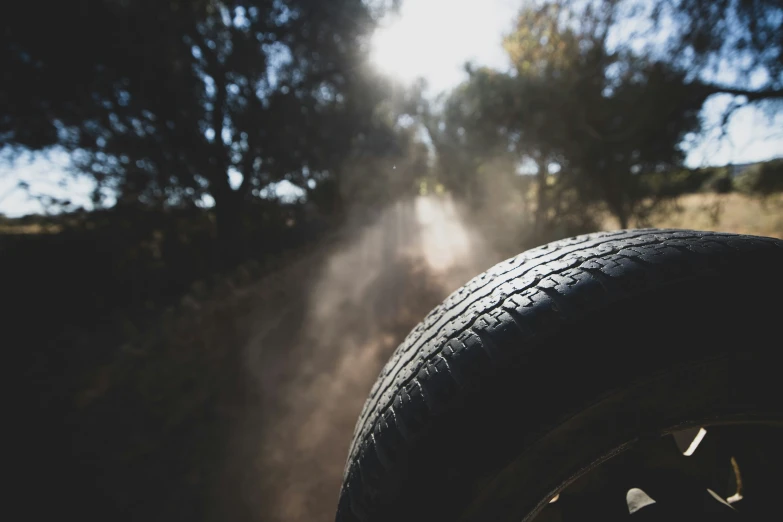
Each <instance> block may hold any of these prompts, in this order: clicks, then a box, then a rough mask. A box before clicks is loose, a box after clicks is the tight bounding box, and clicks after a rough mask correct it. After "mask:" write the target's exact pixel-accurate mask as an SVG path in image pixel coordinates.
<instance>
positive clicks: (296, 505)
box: [219, 197, 499, 522]
mask: <svg viewBox="0 0 783 522" xmlns="http://www.w3.org/2000/svg"><path fill="white" fill-rule="evenodd" d="M459 214H460V213H459V212H458V210H457V208H456V206H455V205H454V204H453V202H452V201H451V200H449V199H446V198H437V197H429V198H428V197H420V198H418V199H416V200H412V201H407V202H400V203H397V204H396V205H393V206H391V207H389V208H387V209H386V210H385V211H383V212H382V213H381V214H380V215H379V216H378V217H377V219H375V220H373V221H372V223H370V224H362V223H355V224H354V225H353V226H352V227H351V229H353V230H355V232H352V233H347V234H345V235H344V239H341V240H339V241H337V243H336V244H333V245H331V246H329V247H325V248H324V249H321V250H318V251H316V252H314V253H311V254H310V255H308V256H306V257H305V258H303V259H300V260H299V261H297V262H296V263H293V264H291V265H289V266H288V267H287V268H286V269H285V270H283V271H281V272H279V273H277V274H274V275H273V276H271V277H269V278H267V279H265V280H264V281H262V282H261V284H260V285H259V289H260V290H259V291H260V292H262V293H263V298H262V299H260V301H259V305H258V307H257V308H256V309H255V310H254V312H253V315H252V317H251V318H250V321H251V323H252V328H251V331H252V335H251V337H250V341H249V342H248V344H247V346H246V347H245V352H244V358H245V369H246V371H247V377H248V382H249V383H250V385H249V388H250V393H249V396H248V399H247V404H245V405H244V406H245V407H244V409H243V411H245V413H244V414H243V416H242V417H243V418H242V419H241V420H240V421H239V422H238V423H237V425H236V426H234V427H233V428H232V433H233V435H232V442H231V444H230V454H229V455H228V457H227V459H226V471H225V473H224V475H225V477H224V479H223V480H222V483H221V488H220V489H221V491H220V492H219V498H220V502H219V504H220V507H219V510H220V516H219V518H221V519H222V520H232V521H235V520H263V521H287V522H296V521H305V520H307V521H327V520H332V519H333V517H334V509H335V505H336V501H337V494H338V491H339V487H340V482H341V477H342V472H343V467H344V464H345V458H346V455H347V451H348V444H349V443H350V440H351V436H352V433H353V429H354V425H355V423H356V419H357V417H358V414H359V411H360V409H361V407H362V405H363V403H364V399H365V397H366V395H367V393H368V392H369V389H370V387H371V386H372V383H373V382H374V381H375V378H376V376H377V375H378V372H379V371H380V369H381V367H382V365H383V364H384V362H385V361H386V359H387V358H388V357H389V356H390V354H391V352H392V351H393V350H394V348H395V347H396V346H397V345H398V344H399V342H400V341H401V340H402V339H403V338H404V337H405V335H406V334H407V333H408V331H409V330H410V329H411V328H412V327H413V326H415V325H416V323H418V322H419V321H420V320H421V319H422V318H423V317H424V315H426V313H427V312H428V311H429V310H430V309H431V308H433V307H434V306H435V305H437V304H438V303H439V302H440V301H441V300H443V299H444V298H445V297H446V296H447V295H448V294H449V293H450V292H451V291H452V290H454V289H456V288H457V287H459V286H461V285H462V284H463V283H464V282H466V281H467V280H468V279H469V278H470V277H472V276H473V275H476V274H477V273H479V272H481V271H483V270H485V269H486V268H488V267H489V266H491V265H492V264H494V263H495V262H497V261H499V259H496V257H495V255H494V254H493V253H492V252H491V250H490V249H489V247H488V245H487V244H486V242H485V241H483V240H482V238H481V237H480V236H479V235H478V234H476V233H475V232H474V231H472V230H471V229H470V228H469V227H468V226H467V225H466V224H465V222H464V221H463V220H462V219H461V218H460V215H459ZM357 219H358V218H357Z"/></svg>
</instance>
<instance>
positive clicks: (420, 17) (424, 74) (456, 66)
mask: <svg viewBox="0 0 783 522" xmlns="http://www.w3.org/2000/svg"><path fill="white" fill-rule="evenodd" d="M518 8H519V7H518V1H517V0H411V1H407V2H403V4H402V7H401V8H400V10H399V11H398V12H395V13H393V14H390V15H389V16H387V18H386V19H384V20H382V21H381V24H380V26H379V27H378V29H376V31H375V33H374V35H373V38H372V42H371V60H372V62H373V64H374V65H375V67H377V68H378V69H379V70H380V71H382V72H383V73H385V74H387V75H389V76H390V77H392V78H394V79H395V80H397V81H399V82H402V83H406V84H410V83H412V82H414V81H415V80H417V79H418V78H424V79H425V80H426V81H427V84H428V85H429V88H430V89H431V90H432V91H433V92H436V93H437V92H442V91H444V90H448V89H451V88H453V87H454V86H456V85H457V84H458V83H459V82H460V81H462V80H464V79H465V70H464V64H465V62H466V61H469V60H470V61H474V62H476V63H480V64H482V65H488V66H495V67H503V66H504V64H505V60H506V58H505V54H504V53H503V50H502V47H501V45H500V44H501V41H502V35H503V32H504V31H507V30H509V29H510V25H511V22H512V21H513V19H514V14H515V13H516V10H517V9H518Z"/></svg>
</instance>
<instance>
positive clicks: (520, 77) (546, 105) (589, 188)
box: [443, 4, 709, 233]
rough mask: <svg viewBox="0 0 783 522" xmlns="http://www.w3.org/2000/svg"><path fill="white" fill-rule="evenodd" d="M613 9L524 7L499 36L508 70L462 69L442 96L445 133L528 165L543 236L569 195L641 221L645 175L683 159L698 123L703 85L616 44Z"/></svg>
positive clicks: (646, 199) (623, 219) (649, 201)
mask: <svg viewBox="0 0 783 522" xmlns="http://www.w3.org/2000/svg"><path fill="white" fill-rule="evenodd" d="M577 14H578V16H577ZM614 16H615V14H614V10H613V9H612V8H611V6H609V7H608V8H606V9H599V10H595V11H593V10H587V11H584V12H580V13H577V12H575V11H568V10H565V9H563V8H562V7H560V6H559V5H556V4H546V5H544V6H543V7H540V8H534V9H526V10H523V11H522V12H521V14H520V16H519V19H518V20H517V23H516V25H515V28H514V30H513V31H512V32H511V33H510V34H509V35H508V36H507V37H506V39H505V42H504V44H505V49H506V51H507V53H508V55H509V58H510V59H511V62H512V64H513V71H512V72H510V73H501V72H497V71H490V70H487V69H479V70H469V72H470V76H469V80H468V81H467V82H466V83H465V84H464V85H462V86H460V88H458V89H457V90H456V91H455V92H454V93H452V95H451V97H450V99H449V100H448V101H447V102H446V103H445V107H446V110H445V112H444V116H443V125H444V127H445V128H446V129H449V128H455V129H456V130H457V132H459V133H461V134H462V136H470V140H471V141H473V140H477V143H479V147H478V148H479V149H481V150H484V151H487V150H490V151H491V150H496V151H506V152H512V153H513V154H515V155H516V157H517V161H519V162H522V161H526V162H528V163H532V164H533V165H535V170H536V172H537V174H536V194H537V204H536V216H535V220H534V222H535V228H536V229H537V231H538V232H539V233H540V232H541V231H542V230H543V229H544V228H546V226H547V223H548V222H549V221H550V219H551V218H554V217H556V216H554V215H553V212H554V211H556V208H555V207H556V205H554V203H556V202H557V201H558V200H559V199H562V198H563V197H564V191H573V190H576V191H577V192H578V195H579V199H580V200H581V201H582V202H583V203H602V204H605V205H606V207H607V208H608V210H609V211H610V212H611V213H612V214H613V215H614V216H615V217H616V218H617V219H618V221H619V222H620V225H621V226H622V227H626V226H627V225H628V224H629V220H630V219H631V217H633V216H637V217H643V216H644V215H646V214H647V213H648V212H649V211H650V209H651V206H652V205H654V203H655V202H656V199H655V198H651V197H650V196H651V194H650V193H649V191H648V190H647V185H646V184H644V183H642V178H643V177H644V176H645V174H647V173H651V172H657V171H661V170H665V169H668V168H670V167H672V166H675V165H678V164H679V163H681V161H682V159H683V153H682V151H681V150H680V148H679V144H680V143H681V141H682V139H683V137H684V135H685V134H687V133H688V132H696V131H698V129H699V120H698V117H697V116H698V111H699V110H700V108H701V106H702V104H703V102H704V100H705V98H706V97H707V96H708V95H709V92H708V90H707V89H705V88H704V86H703V85H702V84H700V83H698V82H689V81H688V79H687V77H686V75H685V74H684V73H682V72H680V71H678V70H676V69H675V68H674V67H672V66H671V65H670V64H668V63H666V62H662V61H659V60H655V59H653V58H651V57H649V56H646V55H640V54H636V53H633V52H631V51H629V50H624V49H620V50H612V49H611V48H610V46H609V45H608V44H607V40H608V37H609V34H610V29H611V28H612V26H613V19H614ZM455 107H458V108H459V109H455ZM452 114H459V115H460V116H459V118H454V117H452V116H450V115H452ZM460 129H462V130H460ZM477 135H478V136H482V137H483V141H482V140H481V139H478V138H477V137H476V136H477ZM453 141H457V140H453ZM489 143H495V145H492V146H491V147H490V145H489ZM460 150H461V151H463V153H464V152H465V151H468V152H469V151H470V148H466V147H465V146H464V145H462V146H461V147H460ZM461 164H462V165H463V166H464V165H469V163H468V162H465V161H462V162H461ZM468 169H469V170H470V167H468ZM555 172H556V173H555Z"/></svg>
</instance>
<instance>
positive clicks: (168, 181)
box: [0, 0, 385, 259]
mask: <svg viewBox="0 0 783 522" xmlns="http://www.w3.org/2000/svg"><path fill="white" fill-rule="evenodd" d="M13 9H14V12H12V13H6V14H7V16H3V20H4V23H3V37H2V38H3V39H4V40H5V41H4V42H3V46H2V51H0V52H2V53H3V55H2V60H3V68H4V70H5V71H6V74H8V77H10V78H13V79H14V81H13V82H4V83H3V86H2V87H0V104H2V106H3V107H9V111H8V112H7V113H6V114H5V115H3V116H2V117H0V145H3V144H9V145H14V146H21V147H25V148H29V149H42V148H45V147H47V146H51V145H55V144H56V145H59V146H62V147H64V148H66V149H67V150H69V151H71V152H73V153H74V160H75V163H76V164H77V166H78V167H79V168H81V169H83V170H86V171H88V172H90V173H91V174H92V175H93V176H94V177H95V179H96V181H97V182H98V190H96V194H95V199H96V202H97V201H99V200H100V198H101V195H102V194H104V193H105V189H106V188H109V189H111V190H112V191H113V192H114V193H116V194H117V195H118V197H119V199H120V202H121V203H122V204H139V203H140V204H144V205H155V206H170V205H187V204H194V203H196V202H198V201H201V200H203V198H204V197H205V196H209V197H211V198H212V199H213V200H214V204H215V215H216V221H217V234H218V237H219V238H220V240H221V241H222V242H223V243H224V248H225V250H226V252H227V253H228V257H229V258H232V259H233V258H236V256H237V255H238V250H239V249H240V248H241V247H240V243H241V236H242V228H243V222H242V219H243V207H244V206H245V205H246V204H247V203H248V201H250V200H252V198H253V197H255V196H258V195H259V194H260V192H261V190H263V189H264V188H265V187H267V186H268V185H270V184H271V183H274V182H276V181H280V180H284V179H285V180H289V181H291V182H292V183H294V184H297V185H300V186H306V185H307V183H308V182H311V183H313V182H317V180H322V179H324V178H325V177H328V176H331V175H334V173H335V171H336V170H338V169H339V168H340V165H341V162H342V160H343V159H344V158H345V157H346V155H347V154H348V152H349V150H350V148H351V146H352V144H353V143H354V139H355V138H356V136H359V135H361V134H367V133H370V132H372V131H373V129H374V123H373V121H372V119H373V111H374V107H375V105H376V104H377V103H378V101H379V100H380V99H381V97H382V96H383V94H384V89H385V84H384V83H383V81H382V80H380V79H379V78H377V77H374V76H372V74H371V73H370V71H369V70H368V69H367V68H366V67H365V62H366V54H367V47H368V46H367V38H368V37H369V35H370V34H371V30H372V28H373V24H374V20H375V16H376V15H377V13H373V11H372V10H371V8H370V6H368V4H367V3H365V2H362V1H361V0H336V1H333V2H328V3H324V2H317V1H313V0H285V1H277V0H255V1H250V2H246V1H241V0H225V1H224V0H197V1H187V2H185V1H179V0H175V1H173V2H156V1H154V0H141V1H138V2H117V1H114V0H90V1H76V0H72V1H70V2H65V1H64V2H57V3H55V4H53V5H50V4H49V3H46V4H45V5H43V3H42V2H27V3H15V4H14V6H13ZM6 10H10V8H6ZM41 13H45V14H46V16H41V15H40V14H41Z"/></svg>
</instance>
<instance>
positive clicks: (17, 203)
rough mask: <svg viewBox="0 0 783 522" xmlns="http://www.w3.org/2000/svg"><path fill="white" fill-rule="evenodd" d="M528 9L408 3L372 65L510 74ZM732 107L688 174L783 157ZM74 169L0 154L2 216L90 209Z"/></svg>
mask: <svg viewBox="0 0 783 522" xmlns="http://www.w3.org/2000/svg"><path fill="white" fill-rule="evenodd" d="M521 5H522V1H521V0H407V1H405V0H403V4H402V7H401V9H400V12H399V13H398V14H397V15H394V16H390V17H388V18H387V19H386V20H384V21H383V23H382V24H381V26H380V28H379V29H378V30H377V31H376V33H375V35H374V37H373V49H372V59H373V63H374V65H375V66H376V67H377V68H378V69H379V70H381V71H383V72H384V73H386V74H388V75H389V76H392V77H395V78H397V79H398V80H401V81H403V82H408V83H410V82H413V81H414V80H416V79H417V78H419V77H422V78H424V79H426V80H427V82H428V85H429V88H430V92H431V93H433V94H434V93H438V92H442V91H447V90H449V89H451V88H452V87H454V86H456V85H457V84H458V83H459V82H460V81H462V80H464V79H465V78H466V74H465V71H464V68H463V66H464V64H465V62H467V61H471V62H473V63H475V64H477V65H484V66H489V67H493V68H496V69H499V70H503V69H506V68H508V67H509V62H508V60H507V58H506V56H505V54H504V52H503V49H502V46H501V40H502V37H503V34H504V33H506V32H507V31H509V30H510V29H511V26H512V24H513V20H514V17H515V14H516V12H517V11H518V9H519V7H520V6H521ZM433 26H434V27H435V28H436V29H437V30H433ZM730 102H731V97H729V96H716V97H713V98H711V99H710V100H708V102H707V104H705V107H704V110H703V113H702V116H703V118H704V121H705V122H706V126H705V127H706V129H707V132H705V134H704V136H703V137H702V139H700V140H697V141H694V142H692V143H689V144H688V148H687V150H688V155H687V159H686V165H687V166H689V167H699V166H707V165H726V164H729V163H750V162H755V161H763V160H767V159H770V158H774V157H779V156H783V114H778V115H777V117H776V118H773V119H770V118H769V117H768V116H767V115H766V114H764V113H763V112H762V111H760V110H758V109H756V108H753V107H747V108H743V109H741V110H739V111H737V112H736V113H735V114H734V116H733V118H732V119H731V120H730V122H729V125H728V129H727V132H726V134H725V136H724V137H723V138H722V139H719V138H720V136H721V130H720V128H719V125H718V124H719V122H720V115H721V113H722V109H724V108H725V107H726V106H727V105H728V104H729V103H730ZM67 164H68V157H67V154H65V153H63V152H61V151H56V150H55V151H52V152H51V153H50V154H49V157H48V158H47V157H46V156H43V155H40V154H35V155H32V156H27V157H25V158H22V159H21V160H18V161H17V162H16V163H15V164H14V165H11V164H9V163H8V162H7V161H4V160H3V158H2V151H0V213H3V214H5V215H8V216H19V215H24V214H28V213H32V212H41V211H42V210H43V208H42V207H41V205H40V204H39V203H38V202H37V201H34V200H30V199H29V198H28V197H27V195H26V193H25V192H24V191H23V190H20V189H16V188H15V187H16V186H17V184H18V183H19V181H26V182H28V183H29V184H30V186H31V189H32V190H31V192H33V193H43V192H46V193H49V194H53V193H54V194H57V195H68V196H69V197H70V198H71V200H72V201H73V202H74V203H76V204H83V205H85V206H86V207H87V208H89V193H90V190H91V188H92V184H91V182H90V181H89V179H87V178H85V177H82V178H78V177H76V178H74V177H73V176H71V175H66V174H65V173H64V172H65V168H66V167H67ZM61 183H62V184H64V186H60V184H61ZM277 191H278V193H280V194H281V195H284V196H285V195H288V196H291V195H293V194H294V193H295V192H296V189H295V188H294V187H293V186H288V185H283V186H281V187H278V189H277Z"/></svg>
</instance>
